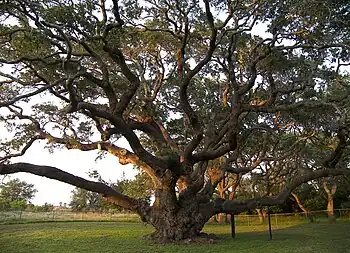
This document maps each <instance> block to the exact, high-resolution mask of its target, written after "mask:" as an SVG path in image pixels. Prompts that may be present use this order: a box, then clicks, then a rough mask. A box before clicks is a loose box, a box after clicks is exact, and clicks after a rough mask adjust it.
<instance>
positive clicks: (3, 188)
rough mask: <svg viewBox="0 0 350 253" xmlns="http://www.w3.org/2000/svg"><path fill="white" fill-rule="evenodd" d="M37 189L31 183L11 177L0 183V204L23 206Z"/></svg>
mask: <svg viewBox="0 0 350 253" xmlns="http://www.w3.org/2000/svg"><path fill="white" fill-rule="evenodd" d="M36 192H37V190H36V189H35V188H34V185H33V184H29V183H27V182H25V181H21V180H19V179H18V178H16V179H12V180H10V181H8V182H6V183H3V184H2V185H0V206H2V207H15V206H17V207H18V206H21V207H22V208H24V207H25V205H26V204H28V203H30V201H31V200H32V199H33V198H34V196H35V193H36Z"/></svg>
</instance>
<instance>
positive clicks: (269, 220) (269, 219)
mask: <svg viewBox="0 0 350 253" xmlns="http://www.w3.org/2000/svg"><path fill="white" fill-rule="evenodd" d="M267 219H268V222H269V236H270V238H269V240H272V231H271V215H270V208H267Z"/></svg>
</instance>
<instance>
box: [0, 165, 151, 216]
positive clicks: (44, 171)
mask: <svg viewBox="0 0 350 253" xmlns="http://www.w3.org/2000/svg"><path fill="white" fill-rule="evenodd" d="M17 172H26V173H31V174H34V175H38V176H42V177H46V178H50V179H54V180H58V181H61V182H64V183H67V184H70V185H73V186H76V187H79V188H82V189H85V190H88V191H92V192H97V193H100V194H101V195H102V196H103V197H105V198H106V199H107V200H109V201H111V202H113V203H114V204H116V205H118V206H120V207H122V208H125V209H128V210H132V211H138V210H139V209H140V208H142V206H143V205H145V203H144V202H143V201H141V200H137V199H133V198H130V197H128V196H126V195H124V194H121V193H119V192H117V191H116V190H114V189H113V188H112V187H110V186H108V185H105V184H103V183H99V182H94V181H90V180H86V179H84V178H81V177H78V176H75V175H72V174H70V173H68V172H65V171H63V170H60V169H58V168H56V167H52V166H45V165H35V164H31V163H12V164H0V175H7V174H13V173H17Z"/></svg>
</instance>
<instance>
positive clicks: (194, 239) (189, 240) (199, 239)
mask: <svg viewBox="0 0 350 253" xmlns="http://www.w3.org/2000/svg"><path fill="white" fill-rule="evenodd" d="M145 238H146V239H147V240H151V241H153V242H154V243H161V244H167V243H175V244H193V243H201V244H203V243H208V244H215V243H216V242H217V240H218V239H219V238H218V237H217V236H216V235H215V234H207V233H199V234H198V235H194V236H189V237H186V238H182V239H174V238H167V237H164V236H160V235H159V233H158V232H157V231H155V232H153V233H151V234H149V235H146V236H145Z"/></svg>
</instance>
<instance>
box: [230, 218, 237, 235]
mask: <svg viewBox="0 0 350 253" xmlns="http://www.w3.org/2000/svg"><path fill="white" fill-rule="evenodd" d="M231 235H232V238H235V237H236V224H235V215H234V213H231Z"/></svg>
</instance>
